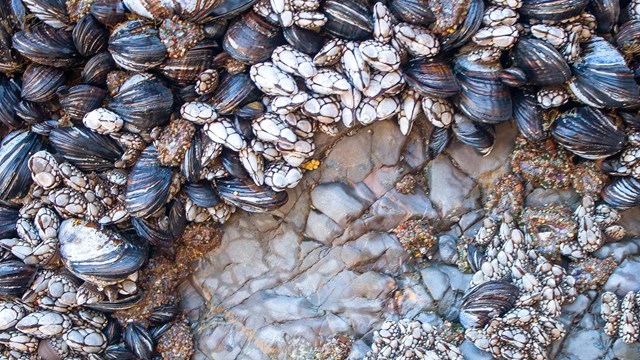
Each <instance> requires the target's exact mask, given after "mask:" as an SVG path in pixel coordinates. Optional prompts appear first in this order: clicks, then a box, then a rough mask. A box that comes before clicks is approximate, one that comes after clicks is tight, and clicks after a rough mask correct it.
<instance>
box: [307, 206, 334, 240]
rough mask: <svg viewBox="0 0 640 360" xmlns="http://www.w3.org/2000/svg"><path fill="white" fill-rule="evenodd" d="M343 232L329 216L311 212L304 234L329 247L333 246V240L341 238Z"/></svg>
mask: <svg viewBox="0 0 640 360" xmlns="http://www.w3.org/2000/svg"><path fill="white" fill-rule="evenodd" d="M343 232H344V229H343V228H341V227H340V225H338V224H336V222H335V221H333V220H331V219H330V218H329V217H328V216H326V215H324V214H322V213H320V212H318V211H315V210H311V211H310V212H309V217H308V218H307V226H306V228H305V230H304V234H305V235H307V236H308V237H310V238H312V239H314V240H318V241H320V242H321V243H322V244H324V245H326V246H329V245H331V240H333V239H335V238H336V237H338V236H340V234H342V233H343Z"/></svg>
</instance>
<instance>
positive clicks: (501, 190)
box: [486, 174, 524, 217]
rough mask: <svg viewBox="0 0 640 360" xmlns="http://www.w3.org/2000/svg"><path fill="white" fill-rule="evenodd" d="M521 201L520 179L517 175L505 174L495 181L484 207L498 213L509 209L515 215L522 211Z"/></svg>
mask: <svg viewBox="0 0 640 360" xmlns="http://www.w3.org/2000/svg"><path fill="white" fill-rule="evenodd" d="M523 203H524V185H523V184H522V180H521V179H520V178H519V177H518V176H517V175H514V174H507V175H505V176H503V177H501V178H500V179H499V180H498V181H497V182H496V184H495V186H494V190H493V191H492V192H491V193H490V194H489V196H488V199H487V204H486V208H487V209H493V210H494V211H495V212H498V213H503V212H505V211H509V212H510V213H511V215H513V216H516V217H517V216H518V215H519V214H520V212H521V211H522V206H523Z"/></svg>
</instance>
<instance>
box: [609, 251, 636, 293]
mask: <svg viewBox="0 0 640 360" xmlns="http://www.w3.org/2000/svg"><path fill="white" fill-rule="evenodd" d="M638 290H640V257H638V256H634V257H630V258H628V259H627V260H625V261H624V262H623V263H622V264H620V266H618V268H616V269H615V271H614V272H613V274H611V276H610V277H609V280H607V282H606V284H604V287H603V291H611V292H614V293H616V294H617V295H618V296H624V295H626V294H627V293H628V292H629V291H638Z"/></svg>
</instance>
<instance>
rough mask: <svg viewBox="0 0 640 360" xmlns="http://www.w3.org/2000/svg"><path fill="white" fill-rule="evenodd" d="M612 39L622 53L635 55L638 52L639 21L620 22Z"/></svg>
mask: <svg viewBox="0 0 640 360" xmlns="http://www.w3.org/2000/svg"><path fill="white" fill-rule="evenodd" d="M613 39H614V41H615V43H616V45H617V46H618V50H620V52H622V53H623V54H625V55H629V56H635V55H637V54H638V53H640V21H638V20H634V21H627V22H626V23H624V24H622V25H621V26H620V28H619V29H618V31H617V32H616V35H615V36H614V38H613Z"/></svg>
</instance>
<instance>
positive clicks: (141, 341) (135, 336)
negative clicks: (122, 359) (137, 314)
mask: <svg viewBox="0 0 640 360" xmlns="http://www.w3.org/2000/svg"><path fill="white" fill-rule="evenodd" d="M122 338H123V339H124V342H125V343H126V344H127V346H128V347H129V349H131V351H132V352H133V354H134V355H135V356H136V357H138V358H140V359H142V360H151V354H152V353H153V348H154V347H155V345H154V343H153V339H152V338H151V335H149V332H148V331H147V329H146V328H144V327H143V326H142V325H141V324H139V323H137V322H135V321H132V322H130V323H128V324H127V326H126V327H125V328H124V332H123V334H122Z"/></svg>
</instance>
